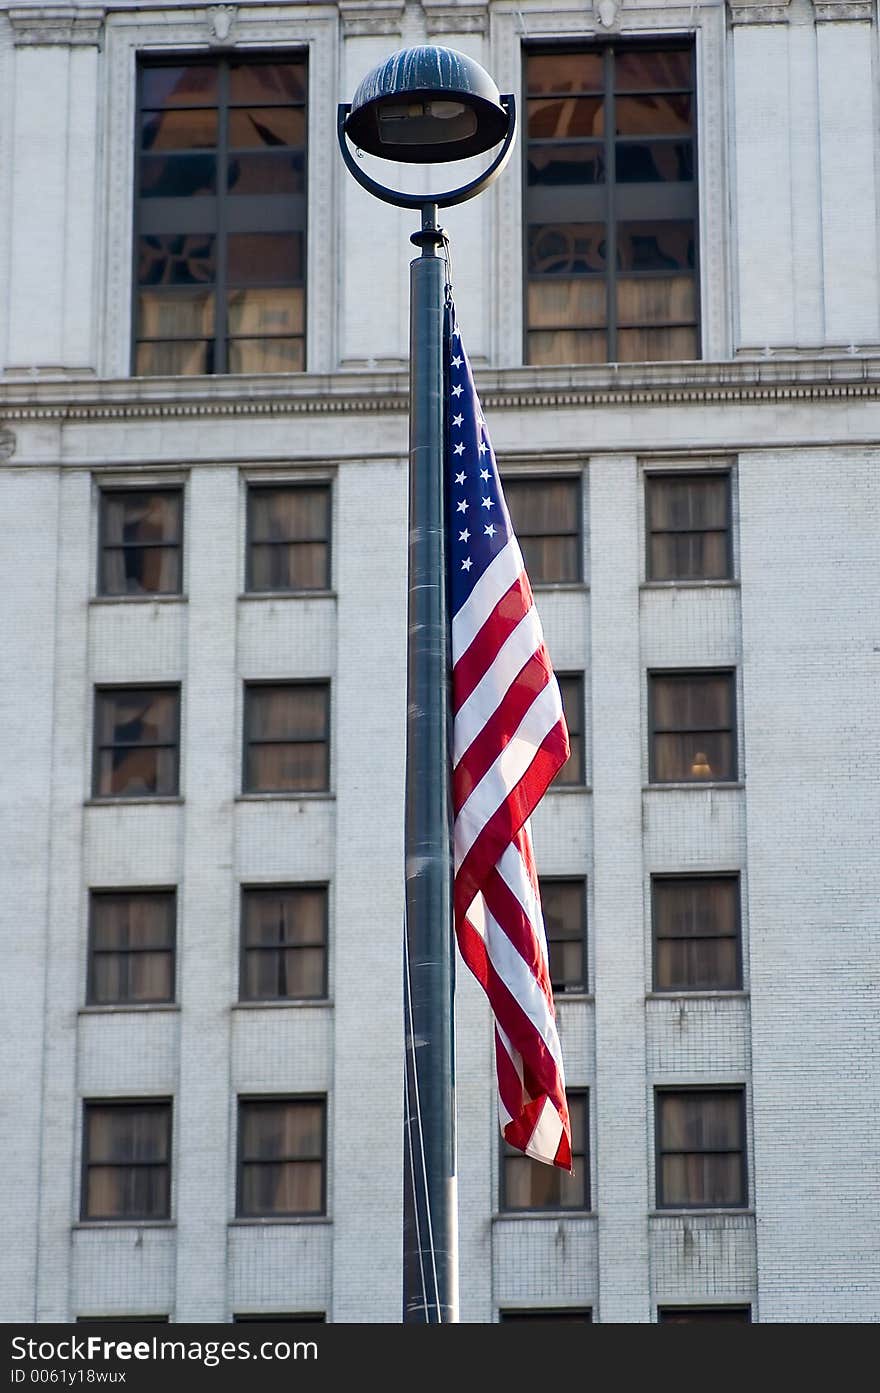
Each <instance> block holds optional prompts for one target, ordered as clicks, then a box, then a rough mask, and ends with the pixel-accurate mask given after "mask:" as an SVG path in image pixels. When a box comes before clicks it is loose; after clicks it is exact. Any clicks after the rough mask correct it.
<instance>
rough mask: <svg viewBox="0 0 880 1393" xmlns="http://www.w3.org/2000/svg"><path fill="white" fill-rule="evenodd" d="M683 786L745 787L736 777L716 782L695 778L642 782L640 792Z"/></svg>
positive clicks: (667, 789)
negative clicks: (680, 781)
mask: <svg viewBox="0 0 880 1393" xmlns="http://www.w3.org/2000/svg"><path fill="white" fill-rule="evenodd" d="M683 788H686V789H701V788H711V789H719V788H740V789H741V788H745V784H744V783H743V782H742V780H736V779H724V780H720V781H719V782H717V783H715V782H713V781H712V780H711V779H707V780H706V782H705V783H697V781H696V779H695V780H694V781H693V782H692V783H691V782H688V783H682V784H642V793H667V792H668V791H669V790H670V789H676V790H681V789H683Z"/></svg>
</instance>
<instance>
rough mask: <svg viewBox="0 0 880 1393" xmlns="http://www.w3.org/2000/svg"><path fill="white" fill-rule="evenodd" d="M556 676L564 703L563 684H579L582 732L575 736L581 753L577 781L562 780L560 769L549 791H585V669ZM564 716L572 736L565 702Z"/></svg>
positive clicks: (578, 707)
mask: <svg viewBox="0 0 880 1393" xmlns="http://www.w3.org/2000/svg"><path fill="white" fill-rule="evenodd" d="M555 675H556V680H557V683H558V684H559V698H560V701H562V684H563V683H564V682H577V684H578V691H579V697H578V704H577V711H578V715H579V716H580V730H579V731H577V730H576V731H575V732H574V733H575V736H576V738H577V739H578V740H579V742H580V743H579V745H578V746H577V747H576V748H577V750H578V752H579V758H578V761H577V764H578V768H577V771H576V772H577V778H576V779H560V777H559V774H561V773H562V769H560V771H559V774H557V775H556V777H555V778H554V779H553V782H552V783H551V784H550V788H549V790H548V791H549V792H551V793H558V792H559V791H560V789H579V790H581V791H583V790H584V789H585V788H587V787H588V784H587V718H586V699H587V690H586V674H585V672H584V671H583V669H582V668H581V669H575V670H573V671H569V670H566V671H564V672H556V674H555ZM562 714H563V716H564V717H565V724H566V729H567V730H569V735H570V734H571V731H570V728H569V725H568V716H569V713H568V711H567V710H566V708H565V703H564V701H563V706H562ZM569 743H570V742H569ZM570 758H571V756H570V755H569V759H570ZM567 763H568V760H566V764H567ZM562 768H563V769H564V768H565V765H563V766H562Z"/></svg>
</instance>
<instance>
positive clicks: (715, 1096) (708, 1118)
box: [655, 1088, 747, 1209]
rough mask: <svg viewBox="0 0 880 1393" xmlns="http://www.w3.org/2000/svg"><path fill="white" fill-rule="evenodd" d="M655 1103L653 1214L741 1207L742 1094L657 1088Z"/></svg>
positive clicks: (732, 1090)
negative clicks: (655, 1164) (655, 1173)
mask: <svg viewBox="0 0 880 1393" xmlns="http://www.w3.org/2000/svg"><path fill="white" fill-rule="evenodd" d="M655 1098H656V1118H655V1126H656V1134H657V1207H658V1209H705V1208H728V1207H732V1208H740V1207H742V1206H743V1205H745V1204H746V1202H747V1195H746V1142H745V1137H746V1123H745V1092H744V1090H743V1089H742V1088H724V1089H713V1090H711V1091H710V1090H708V1089H681V1090H675V1089H661V1088H658V1089H657V1090H656V1094H655Z"/></svg>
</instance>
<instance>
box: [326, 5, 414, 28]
mask: <svg viewBox="0 0 880 1393" xmlns="http://www.w3.org/2000/svg"><path fill="white" fill-rule="evenodd" d="M403 11H404V0H339V18H340V21H341V23H342V32H343V33H344V34H345V35H346V36H355V35H358V34H399V33H400V26H401V23H402V21H403Z"/></svg>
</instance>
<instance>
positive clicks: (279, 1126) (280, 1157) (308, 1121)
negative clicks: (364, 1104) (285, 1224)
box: [237, 1098, 326, 1218]
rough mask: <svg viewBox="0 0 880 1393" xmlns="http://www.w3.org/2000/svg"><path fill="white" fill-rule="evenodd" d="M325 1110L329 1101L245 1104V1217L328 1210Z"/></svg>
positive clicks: (241, 1172)
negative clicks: (325, 1167) (326, 1200)
mask: <svg viewBox="0 0 880 1393" xmlns="http://www.w3.org/2000/svg"><path fill="white" fill-rule="evenodd" d="M325 1112H326V1109H325V1104H324V1100H323V1098H259V1099H256V1098H251V1099H240V1100H239V1152H238V1154H239V1161H238V1206H237V1213H238V1215H239V1217H241V1218H256V1217H266V1218H271V1217H276V1218H279V1217H284V1216H289V1215H297V1214H323V1213H324V1212H325V1209H326V1204H325V1198H324V1194H325V1174H324V1164H325V1156H326V1121H325Z"/></svg>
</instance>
